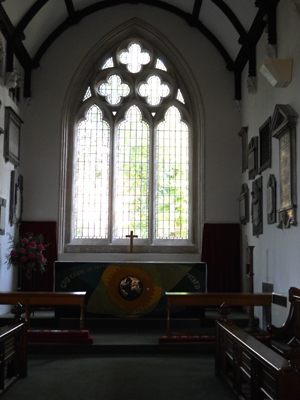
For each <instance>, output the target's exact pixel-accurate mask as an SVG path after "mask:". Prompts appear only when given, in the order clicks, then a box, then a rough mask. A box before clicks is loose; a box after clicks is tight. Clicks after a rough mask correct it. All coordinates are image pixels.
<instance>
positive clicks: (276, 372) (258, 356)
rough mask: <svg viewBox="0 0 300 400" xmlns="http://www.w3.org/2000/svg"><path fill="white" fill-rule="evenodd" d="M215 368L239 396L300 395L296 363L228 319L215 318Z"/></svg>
mask: <svg viewBox="0 0 300 400" xmlns="http://www.w3.org/2000/svg"><path fill="white" fill-rule="evenodd" d="M215 368H216V375H221V376H223V377H224V378H225V379H226V380H227V382H228V383H229V384H230V386H231V387H232V388H233V390H234V392H235V393H236V394H237V396H238V398H239V399H253V400H265V399H274V400H275V399H278V400H299V399H300V372H299V368H298V366H297V365H294V364H293V363H290V362H289V361H288V360H286V359H285V358H284V357H282V356H281V355H279V354H277V353H276V352H275V351H273V350H272V349H270V348H269V347H267V346H265V345H264V344H262V343H260V342H259V341H258V340H256V339H255V338H254V337H252V336H251V335H249V334H248V333H246V332H245V331H243V330H242V329H240V328H238V327H237V326H235V325H234V324H232V323H231V322H229V321H216V358H215Z"/></svg>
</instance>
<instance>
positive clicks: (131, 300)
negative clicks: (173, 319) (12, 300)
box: [54, 261, 207, 318]
mask: <svg viewBox="0 0 300 400" xmlns="http://www.w3.org/2000/svg"><path fill="white" fill-rule="evenodd" d="M54 269H55V278H54V282H55V283H54V290H55V292H76V291H85V292H86V296H85V304H86V314H87V315H91V316H97V315H110V316H115V317H123V318H124V317H140V316H144V315H147V314H151V315H166V311H167V299H166V296H165V293H166V292H195V293H197V292H198V293H205V292H206V276H207V274H206V264H205V263H203V262H198V263H190V262H186V263H174V262H160V263H158V262H111V263H110V262H72V261H57V262H55V265H54ZM174 312H176V310H174Z"/></svg>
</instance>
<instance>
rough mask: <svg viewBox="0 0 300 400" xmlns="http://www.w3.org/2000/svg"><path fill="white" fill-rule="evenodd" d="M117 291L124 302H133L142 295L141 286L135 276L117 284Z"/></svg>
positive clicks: (127, 277) (140, 282)
mask: <svg viewBox="0 0 300 400" xmlns="http://www.w3.org/2000/svg"><path fill="white" fill-rule="evenodd" d="M118 290H119V293H120V296H121V297H122V298H123V299H124V300H128V301H133V300H136V299H138V298H139V297H140V296H141V295H142V293H143V284H142V281H141V280H140V279H139V278H137V277H136V276H126V277H125V278H124V279H122V280H121V282H120V283H119V286H118Z"/></svg>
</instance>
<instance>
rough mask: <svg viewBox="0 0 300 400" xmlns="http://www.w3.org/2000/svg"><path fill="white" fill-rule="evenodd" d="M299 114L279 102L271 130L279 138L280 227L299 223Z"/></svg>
mask: <svg viewBox="0 0 300 400" xmlns="http://www.w3.org/2000/svg"><path fill="white" fill-rule="evenodd" d="M297 121H298V114H297V113H296V112H295V111H294V110H293V108H292V107H291V106H289V105H282V104H277V105H276V107H275V110H274V114H273V118H272V125H271V132H272V136H273V137H274V138H276V139H278V140H279V168H280V171H279V178H280V209H279V210H278V211H277V212H278V217H279V224H278V228H280V229H283V228H290V227H291V225H297V175H296V124H297Z"/></svg>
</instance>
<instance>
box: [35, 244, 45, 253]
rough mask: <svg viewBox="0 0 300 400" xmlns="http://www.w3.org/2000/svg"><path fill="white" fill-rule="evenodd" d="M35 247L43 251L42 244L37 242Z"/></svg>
mask: <svg viewBox="0 0 300 400" xmlns="http://www.w3.org/2000/svg"><path fill="white" fill-rule="evenodd" d="M37 248H38V250H40V251H43V250H44V248H45V247H44V246H43V245H42V244H38V245H37Z"/></svg>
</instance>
